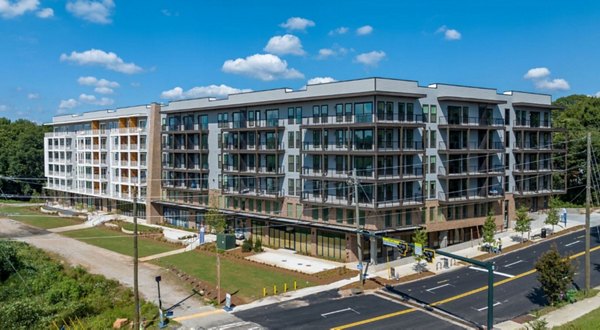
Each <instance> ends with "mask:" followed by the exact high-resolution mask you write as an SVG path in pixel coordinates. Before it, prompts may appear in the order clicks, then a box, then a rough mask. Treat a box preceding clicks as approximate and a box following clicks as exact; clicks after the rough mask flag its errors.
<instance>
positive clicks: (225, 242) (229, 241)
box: [217, 234, 235, 250]
mask: <svg viewBox="0 0 600 330" xmlns="http://www.w3.org/2000/svg"><path fill="white" fill-rule="evenodd" d="M234 248H235V235H234V234H217V249H219V250H230V249H234Z"/></svg>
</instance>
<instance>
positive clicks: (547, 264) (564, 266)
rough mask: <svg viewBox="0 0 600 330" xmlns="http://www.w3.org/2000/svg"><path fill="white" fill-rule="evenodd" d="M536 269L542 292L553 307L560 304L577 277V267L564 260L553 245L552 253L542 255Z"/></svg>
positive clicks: (566, 259) (567, 259)
mask: <svg viewBox="0 0 600 330" xmlns="http://www.w3.org/2000/svg"><path fill="white" fill-rule="evenodd" d="M535 269H536V270H537V272H538V281H539V282H540V284H541V287H542V291H544V295H545V296H546V298H547V299H548V302H549V303H550V304H551V305H554V304H556V303H557V302H560V301H561V300H562V299H563V298H564V295H565V293H566V292H567V288H568V286H569V285H570V284H571V283H572V282H573V276H574V275H575V266H573V264H572V263H571V260H569V258H563V257H562V256H561V255H560V253H558V250H557V248H556V245H552V248H551V249H550V251H548V252H546V253H544V254H542V256H540V258H539V259H538V261H537V262H536V263H535Z"/></svg>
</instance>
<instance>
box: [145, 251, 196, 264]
mask: <svg viewBox="0 0 600 330" xmlns="http://www.w3.org/2000/svg"><path fill="white" fill-rule="evenodd" d="M186 251H187V249H186V248H183V249H177V250H173V251H167V252H163V253H159V254H153V255H151V256H147V257H143V258H140V259H139V261H141V262H145V261H150V260H154V259H158V258H162V257H168V256H172V255H174V254H180V253H184V252H186Z"/></svg>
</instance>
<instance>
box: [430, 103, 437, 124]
mask: <svg viewBox="0 0 600 330" xmlns="http://www.w3.org/2000/svg"><path fill="white" fill-rule="evenodd" d="M429 122H430V123H435V122H437V105H433V104H432V105H431V109H430V111H429Z"/></svg>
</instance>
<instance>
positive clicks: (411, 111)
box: [406, 103, 417, 121]
mask: <svg viewBox="0 0 600 330" xmlns="http://www.w3.org/2000/svg"><path fill="white" fill-rule="evenodd" d="M416 119H417V117H415V104H414V103H406V121H417V120H416Z"/></svg>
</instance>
